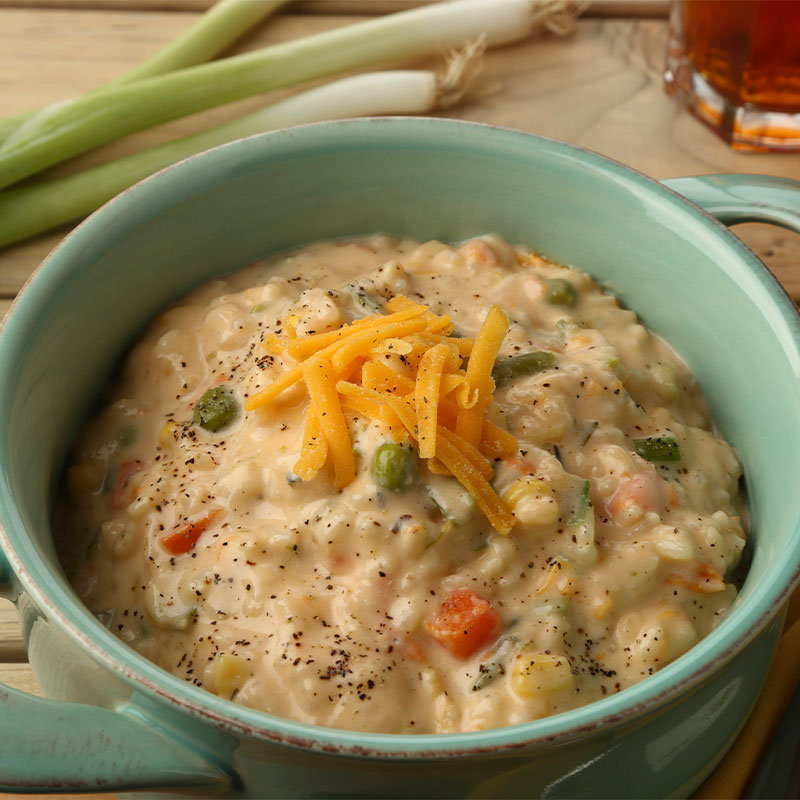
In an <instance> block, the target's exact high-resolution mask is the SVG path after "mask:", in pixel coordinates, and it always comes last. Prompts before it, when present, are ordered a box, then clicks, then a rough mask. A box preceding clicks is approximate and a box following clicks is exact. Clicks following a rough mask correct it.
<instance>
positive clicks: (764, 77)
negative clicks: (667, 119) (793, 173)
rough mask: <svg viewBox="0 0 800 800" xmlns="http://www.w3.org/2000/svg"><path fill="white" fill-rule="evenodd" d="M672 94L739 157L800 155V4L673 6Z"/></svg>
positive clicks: (764, 0) (738, 0)
mask: <svg viewBox="0 0 800 800" xmlns="http://www.w3.org/2000/svg"><path fill="white" fill-rule="evenodd" d="M664 81H665V87H666V89H667V92H668V93H669V94H672V95H675V96H676V97H677V98H678V99H679V100H680V101H682V102H683V103H684V105H686V106H687V107H688V108H689V109H690V110H691V111H692V113H694V114H695V116H697V117H698V118H699V119H700V120H702V121H703V122H704V123H705V124H706V125H708V126H709V127H710V128H711V129H712V130H713V131H715V132H716V133H717V134H719V135H720V136H721V137H722V138H723V139H725V140H726V141H727V142H729V143H730V144H731V145H732V146H733V147H734V148H736V149H740V150H800V0H674V3H673V7H672V15H671V19H670V31H669V47H668V51H667V68H666V71H665V74H664Z"/></svg>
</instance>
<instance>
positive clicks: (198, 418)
mask: <svg viewBox="0 0 800 800" xmlns="http://www.w3.org/2000/svg"><path fill="white" fill-rule="evenodd" d="M238 415H239V402H238V400H237V399H236V398H235V397H234V396H233V394H232V392H231V391H230V390H228V389H225V388H223V387H222V386H214V387H212V388H211V389H208V390H207V391H206V392H205V393H204V394H203V396H202V397H201V398H200V399H199V400H198V401H197V405H196V406H195V407H194V413H193V414H192V422H194V424H195V425H199V426H200V427H201V428H204V429H205V430H207V431H212V432H215V431H219V430H222V429H223V428H225V427H227V426H228V425H230V424H231V422H233V420H235V419H236V417H237V416H238Z"/></svg>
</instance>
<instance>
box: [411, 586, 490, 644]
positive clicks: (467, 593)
mask: <svg viewBox="0 0 800 800" xmlns="http://www.w3.org/2000/svg"><path fill="white" fill-rule="evenodd" d="M426 627H427V628H428V631H429V632H430V633H431V634H432V636H433V637H434V639H436V641H438V642H439V644H441V645H442V646H443V647H444V648H445V649H446V650H448V651H449V652H450V653H452V654H453V655H454V656H456V658H461V659H468V658H470V657H471V656H472V655H473V654H475V653H476V652H477V651H478V650H480V649H481V648H482V647H485V646H486V645H488V644H490V643H491V642H492V641H494V639H495V638H497V635H498V634H499V632H500V616H499V614H498V613H497V612H496V611H495V610H494V609H493V608H492V606H491V605H490V604H489V602H488V601H487V600H485V599H484V598H482V597H481V596H480V595H479V594H477V593H476V592H474V591H472V589H456V590H455V591H454V592H451V593H450V594H448V595H447V597H445V599H444V600H443V601H442V604H441V605H440V606H439V608H438V610H437V611H436V614H434V616H433V617H432V618H431V619H430V620H428V622H427V623H426Z"/></svg>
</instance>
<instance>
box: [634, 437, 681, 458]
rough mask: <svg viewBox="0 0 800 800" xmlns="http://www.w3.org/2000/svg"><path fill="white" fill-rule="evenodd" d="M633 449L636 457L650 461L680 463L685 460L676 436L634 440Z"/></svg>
mask: <svg viewBox="0 0 800 800" xmlns="http://www.w3.org/2000/svg"><path fill="white" fill-rule="evenodd" d="M633 449H634V452H635V453H636V455H638V456H641V457H642V458H646V459H647V460H648V461H680V460H681V459H682V458H683V456H682V455H681V448H680V445H679V444H678V440H677V439H676V438H675V437H674V436H648V437H647V438H646V439H634V440H633Z"/></svg>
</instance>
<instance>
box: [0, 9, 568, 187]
mask: <svg viewBox="0 0 800 800" xmlns="http://www.w3.org/2000/svg"><path fill="white" fill-rule="evenodd" d="M537 6H540V8H539V9H538V12H537V10H536V9H537ZM560 11H561V12H562V13H563V9H560ZM548 16H552V4H550V3H542V2H541V0H539V2H538V3H537V0H492V2H491V3H487V2H486V0H455V2H451V3H435V4H433V5H428V6H423V7H421V8H415V9H412V10H410V11H402V12H399V13H397V14H388V15H386V16H383V17H378V18H375V19H370V20H367V21H364V22H359V23H354V24H352V25H347V26H344V27H342V28H338V29H336V30H332V31H327V32H324V33H319V34H316V35H313V36H308V37H305V38H303V39H298V40H295V41H290V42H284V43H281V44H276V45H272V46H270V47H265V48H263V49H261V50H259V51H256V52H253V53H243V54H241V55H237V56H232V57H230V58H224V59H220V60H218V61H214V62H212V63H210V64H201V65H199V66H195V67H190V68H187V69H181V70H179V71H177V72H172V73H170V74H168V75H160V76H157V77H153V78H146V79H144V80H139V81H136V82H135V83H129V84H125V85H123V86H118V87H114V88H111V89H104V90H101V91H97V92H92V93H90V94H88V95H84V96H83V97H80V98H77V99H75V100H72V101H69V102H66V103H61V104H59V105H57V106H56V107H52V108H50V109H48V110H47V112H45V113H43V114H42V115H40V116H39V117H38V118H37V119H35V120H31V121H30V122H31V124H29V125H24V126H23V128H22V129H19V130H17V131H16V132H15V134H14V135H13V136H11V137H9V139H8V140H7V141H6V142H5V143H4V144H3V146H2V147H0V188H2V187H4V186H9V185H11V184H13V183H16V182H17V181H20V180H22V179H23V178H26V177H28V176H29V175H33V174H35V173H37V172H40V171H42V170H44V169H46V168H47V167H49V166H52V165H53V164H57V163H58V162H60V161H64V160H65V159H67V158H70V157H71V156H75V155H78V154H79V153H82V152H85V151H86V150H89V149H91V148H93V147H97V146H98V145H101V144H104V143H105V142H109V141H112V140H114V139H118V138H120V137H122V136H126V135H128V134H131V133H134V132H136V131H140V130H143V129H145V128H150V127H153V126H154V125H159V124H161V123H163V122H168V121H169V120H173V119H177V118H179V117H184V116H187V115H188V114H193V113H195V112H198V111H202V110H204V109H207V108H212V107H214V106H218V105H221V104H224V103H231V102H233V101H235V100H240V99H242V98H244V97H249V96H252V95H255V94H260V93H262V92H267V91H270V90H273V89H279V88H282V87H286V86H292V85H295V84H298V83H301V82H303V81H309V80H314V79H316V78H322V77H325V76H329V75H334V74H336V73H340V72H345V71H347V70H352V69H357V68H360V67H365V66H368V65H370V64H376V63H385V62H387V61H391V60H392V59H398V58H405V59H411V58H419V57H421V56H426V55H431V54H433V53H436V52H438V51H440V50H441V49H442V48H446V47H451V46H456V45H459V44H461V43H462V42H464V41H465V40H468V39H471V38H475V37H478V36H481V37H484V39H485V43H486V45H487V46H491V45H497V44H505V43H508V42H512V41H517V40H519V39H522V38H524V37H525V36H527V35H528V33H529V31H530V29H531V27H532V26H533V24H534V23H535V22H540V21H547V18H548Z"/></svg>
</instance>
